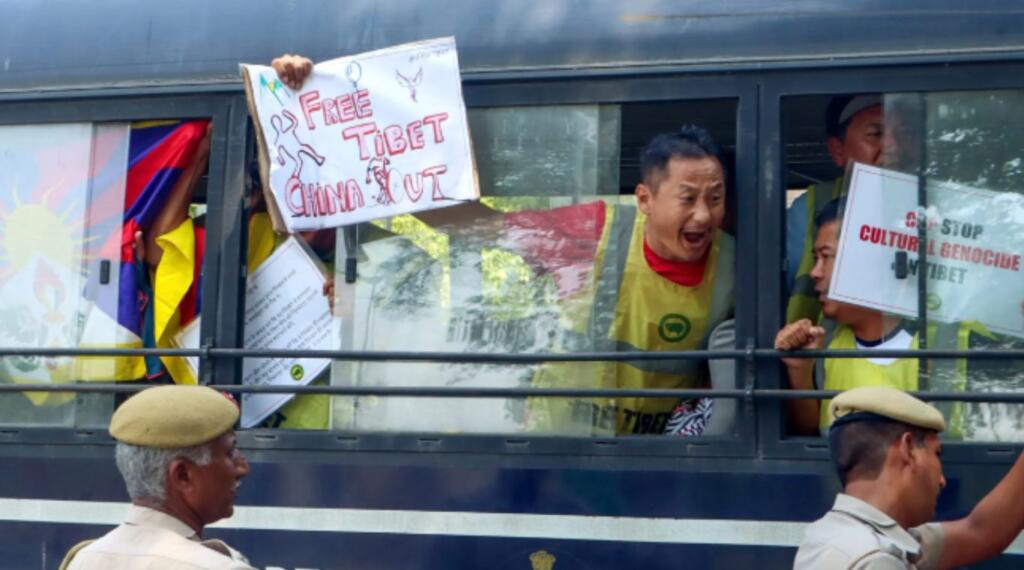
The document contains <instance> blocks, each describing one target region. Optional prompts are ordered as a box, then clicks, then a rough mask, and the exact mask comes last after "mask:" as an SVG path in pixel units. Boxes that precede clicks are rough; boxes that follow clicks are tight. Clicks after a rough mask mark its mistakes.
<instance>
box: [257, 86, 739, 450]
mask: <svg viewBox="0 0 1024 570" xmlns="http://www.w3.org/2000/svg"><path fill="white" fill-rule="evenodd" d="M735 115H736V103H735V101H728V100H723V101H693V102H685V103H649V104H631V105H621V106H620V105H571V106H537V107H514V108H488V109H474V110H471V111H470V127H471V135H472V138H473V143H474V152H475V157H476V162H477V167H478V172H479V180H480V189H481V195H482V198H481V200H480V202H479V203H472V204H466V205H462V206H456V207H451V208H445V209H440V210H434V211H430V212H427V213H422V214H416V215H410V216H399V217H394V218H389V219H383V220H377V221H374V222H372V223H368V224H361V225H359V226H358V227H355V228H349V229H347V230H338V231H337V232H336V233H335V234H333V235H332V236H331V237H332V238H334V239H335V242H336V252H335V253H334V256H333V258H334V262H333V263H329V262H327V260H326V259H325V258H324V256H322V255H321V254H320V253H316V254H315V255H314V257H316V258H319V259H320V261H322V262H324V263H323V267H324V268H325V269H326V270H328V271H330V272H332V277H333V281H332V282H331V283H330V285H332V286H333V291H332V293H333V297H334V299H333V302H334V309H333V311H334V320H333V323H334V324H333V325H332V326H336V327H337V336H336V337H335V338H336V339H337V340H336V342H335V343H334V346H335V347H338V348H341V349H345V350H372V351H426V352H456V353H466V354H482V353H496V354H504V353H512V354H529V353H542V352H562V353H578V352H622V351H633V350H637V351H642V350H657V351H676V350H699V349H702V348H704V347H706V346H708V342H709V339H710V338H711V336H712V335H711V333H712V332H713V330H714V329H715V328H716V326H718V325H720V324H721V323H723V322H724V321H726V320H727V319H729V318H730V317H731V316H732V305H733V298H732V277H733V271H734V264H733V259H734V255H733V253H734V252H733V238H732V236H731V235H730V234H729V233H728V232H732V231H733V229H732V228H733V225H732V223H731V221H730V220H731V219H732V218H731V212H730V211H729V209H730V208H731V207H732V203H730V202H728V201H729V200H731V199H732V192H731V188H730V187H729V185H730V184H731V172H732V166H733V165H732V158H731V157H732V155H733V149H734V146H735V138H736V137H735V130H736V121H735ZM684 124H697V125H701V126H703V127H705V128H706V129H707V130H708V132H709V133H710V134H711V136H712V137H713V138H714V139H715V140H717V142H718V144H719V145H721V148H722V151H723V156H722V159H721V163H719V162H718V160H717V159H710V158H708V157H700V158H694V159H693V161H695V162H697V163H700V164H707V163H708V162H710V164H712V165H714V168H713V169H712V170H711V172H712V174H710V175H707V176H705V178H700V179H699V180H697V181H696V182H693V181H691V180H689V179H688V182H687V184H688V185H689V186H696V187H697V190H693V189H692V188H691V189H690V191H688V193H687V196H681V195H677V194H681V193H682V190H680V189H679V188H672V189H671V191H667V192H666V193H665V194H664V195H663V197H662V199H665V200H667V203H670V205H671V208H676V207H678V208H681V209H682V208H684V204H685V207H687V208H690V209H693V207H692V204H693V203H694V202H700V205H699V206H697V207H696V209H698V210H700V212H701V213H699V214H697V219H698V221H696V222H693V221H692V220H691V221H689V222H686V223H688V224H690V225H687V226H686V227H685V231H683V230H684V228H683V227H682V225H683V222H676V221H671V219H670V221H669V222H664V221H663V220H665V219H666V218H665V217H664V214H665V212H666V211H668V208H667V207H664V206H662V208H663V209H662V210H661V211H659V212H656V213H655V214H653V216H654V217H656V218H657V219H658V221H659V223H667V224H669V225H671V224H673V223H676V224H677V226H673V227H676V228H677V229H676V230H673V231H675V232H676V234H674V236H673V239H677V240H680V241H682V240H690V242H692V243H691V244H690V245H689V246H687V247H692V248H693V249H694V250H697V249H699V250H700V251H697V252H696V255H695V256H694V257H695V258H694V259H693V260H691V261H690V262H689V263H688V264H687V263H682V262H673V260H667V262H666V260H661V261H663V262H666V263H663V264H662V266H658V263H657V260H658V259H660V258H654V259H655V260H656V261H653V262H652V261H648V259H650V258H649V257H646V256H645V252H644V248H643V243H644V231H645V227H646V226H645V224H646V223H647V218H646V217H645V216H644V215H643V214H642V213H641V214H639V215H638V208H637V207H636V203H637V199H636V197H635V196H634V191H635V189H636V187H637V185H638V184H639V183H640V182H641V181H642V180H641V174H640V166H639V163H638V159H637V156H638V155H639V153H640V151H641V149H642V148H644V146H645V145H646V144H647V143H648V142H649V141H650V140H651V139H652V138H653V137H654V136H655V135H656V134H659V133H664V132H674V131H677V130H678V129H679V127H680V126H681V125H684ZM701 160H704V161H708V162H701ZM691 166H692V165H691ZM686 172H690V171H689V170H687V171H686ZM698 178H699V177H698ZM709 179H710V181H709ZM656 182H657V183H660V182H661V181H660V180H657V181H656ZM363 191H364V193H366V194H367V196H370V197H372V195H373V192H374V191H375V190H374V188H373V186H372V184H370V185H369V186H368V187H367V188H364V190H363ZM694 193H696V194H697V196H696V197H694V196H691V195H692V194H694ZM726 194H729V195H728V196H726ZM672 200H676V201H675V202H673V201H672ZM726 203H729V204H730V205H729V207H726V206H725V204H726ZM659 204H662V203H661V202H659ZM709 204H710V205H709ZM712 210H714V212H712ZM709 212H710V213H709ZM684 234H689V235H684ZM250 235H252V234H250ZM658 235H663V234H658ZM307 237H308V236H307ZM655 247H661V244H656V246H655ZM313 250H314V251H316V248H315V247H314V248H313ZM652 263H653V264H654V265H655V266H658V269H659V271H661V272H662V273H658V272H656V271H655V269H654V268H652ZM353 265H354V266H355V268H356V269H355V274H354V275H352V274H349V275H346V270H345V269H346V267H350V268H351V267H352V266H353ZM672 268H675V269H678V270H680V271H682V272H683V273H684V275H683V276H682V277H679V276H678V275H676V276H674V278H675V279H676V281H672V280H671V279H670V278H668V277H664V276H663V274H670V273H671V270H672ZM680 268H681V269H680ZM687 271H689V273H686V272H687ZM346 277H348V279H347V278H346ZM352 277H354V279H352ZM687 279H689V281H687ZM680 299H681V300H680ZM317 302H319V300H317ZM730 330H731V329H730ZM723 332H726V333H727V332H728V331H725V329H724V328H723ZM718 338H720V339H725V340H722V341H720V342H723V343H725V344H727V346H728V347H730V348H731V347H732V344H731V342H732V341H731V333H729V334H720V335H719V337H718ZM726 368H727V369H728V371H727V372H725V373H723V374H720V375H719V378H718V380H717V381H715V382H714V385H716V386H722V387H729V388H731V387H734V386H735V380H734V376H733V375H732V374H731V367H726ZM326 380H327V381H329V382H330V383H332V384H334V385H355V386H412V387H416V386H420V387H459V388H466V387H470V388H471V387H486V388H502V387H508V388H515V387H530V386H533V387H541V388H545V387H546V388H584V389H586V388H616V387H629V388H641V387H650V388H667V387H680V388H682V387H708V386H711V385H712V382H713V381H712V380H711V379H709V373H708V367H707V363H706V362H704V361H701V360H692V361H683V362H671V363H669V362H668V361H664V362H663V361H640V360H637V361H630V362H622V363H618V364H616V363H602V362H573V363H547V364H536V365H511V364H504V363H485V364H469V363H425V362H414V363H413V362H401V361H364V362H335V363H333V365H332V366H331V370H330V374H329V378H327V379H326ZM306 381H325V380H324V379H314V378H309V377H307V380H306ZM300 403H301V404H302V405H300ZM328 404H329V405H328ZM711 408H712V403H711V402H710V401H692V402H691V401H687V402H679V401H676V400H667V399H659V400H654V399H649V398H634V399H620V400H619V401H618V402H613V401H610V400H607V399H601V400H593V399H580V398H572V399H568V398H562V399H550V398H530V399H524V398H507V399H480V398H471V399H466V398H444V397H431V398H422V397H421V398H409V397H404V398H401V397H376V396H369V397H334V398H328V397H323V396H321V397H314V396H308V397H301V396H300V397H298V398H295V399H294V400H293V401H291V402H290V403H289V404H287V405H285V406H283V407H280V408H277V409H276V411H274V412H273V413H271V414H270V415H269V416H267V418H268V419H266V420H264V421H265V422H266V423H264V424H263V425H268V426H278V427H298V428H319V427H330V428H332V429H338V430H353V431H385V432H410V431H411V432H435V433H436V432H440V433H536V434H551V435H582V436H590V435H613V434H634V433H637V434H641V433H645V434H660V433H665V432H666V431H670V430H672V429H674V430H675V433H678V434H686V435H688V434H700V433H716V434H723V433H730V432H731V427H732V424H731V423H730V422H731V419H732V418H731V416H730V415H729V414H728V413H726V412H723V413H722V414H721V415H720V416H718V417H715V416H714V415H713V414H712V412H711ZM722 408H723V409H725V410H727V409H728V406H724V405H723V406H722ZM709 418H710V419H709ZM715 421H718V423H717V424H716V423H715ZM709 425H711V426H713V427H711V428H709Z"/></svg>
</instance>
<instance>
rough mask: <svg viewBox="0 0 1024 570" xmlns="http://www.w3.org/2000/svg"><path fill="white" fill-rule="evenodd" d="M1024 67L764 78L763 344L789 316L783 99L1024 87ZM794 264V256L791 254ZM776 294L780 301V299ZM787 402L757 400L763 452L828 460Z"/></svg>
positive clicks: (957, 458)
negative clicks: (798, 432)
mask: <svg viewBox="0 0 1024 570" xmlns="http://www.w3.org/2000/svg"><path fill="white" fill-rule="evenodd" d="M1022 71H1024V65H1022V64H1020V63H1014V62H1005V61H992V62H984V61H983V62H977V61H975V62H965V61H955V62H946V63H941V64H922V65H898V64H897V65H872V66H867V67H864V68H859V69H858V68H854V69H851V68H848V67H844V68H825V69H817V70H808V69H804V70H800V71H786V72H773V73H769V74H768V75H766V76H765V77H764V80H763V81H762V82H761V94H760V102H759V103H760V109H761V115H760V124H759V134H760V139H759V143H758V151H759V155H760V157H761V161H760V168H761V175H760V178H761V180H762V181H764V183H763V185H764V189H763V191H762V192H761V193H760V195H759V203H758V205H757V208H758V211H759V212H761V215H762V218H761V219H762V223H761V225H760V226H759V228H758V243H757V247H758V257H760V258H763V259H777V260H779V263H778V265H773V264H770V263H765V264H762V265H761V266H760V267H759V270H758V286H759V289H760V290H761V292H762V298H763V299H766V300H768V302H766V303H764V306H763V307H758V309H759V310H758V314H757V325H756V328H757V346H758V347H761V348H769V349H770V348H772V347H773V346H774V342H775V334H776V333H777V332H778V330H779V326H780V325H779V323H782V322H783V320H784V316H785V311H784V306H783V305H784V303H785V297H784V296H783V290H784V289H783V284H782V281H783V275H782V274H783V269H784V267H785V265H784V264H785V259H784V255H785V251H784V240H785V227H786V226H785V223H786V217H785V216H786V212H785V190H786V189H785V188H784V187H783V186H784V184H785V172H786V170H785V169H786V162H785V156H786V155H785V153H786V149H785V144H786V141H785V138H784V136H783V135H784V133H785V128H786V125H785V124H784V122H783V121H784V120H785V117H783V116H782V99H783V98H786V97H799V96H813V95H820V96H829V95H840V94H845V93H906V92H941V91H990V90H1012V89H1024V76H1022V74H1021V72H1022ZM790 262H792V260H790ZM771 299H778V302H776V303H772V302H771V301H770V300H771ZM756 368H757V371H756V377H757V379H758V387H759V388H783V389H784V388H785V387H786V385H785V378H784V376H785V375H784V372H783V371H782V368H781V366H780V365H779V363H777V362H776V361H774V360H772V359H761V360H759V362H758V363H757V364H756ZM783 404H784V402H783V401H782V400H775V401H771V400H759V401H757V402H756V407H757V421H758V430H759V433H760V450H761V452H762V454H763V456H764V457H766V458H772V459H819V460H828V459H829V452H828V443H827V441H826V440H825V439H824V438H822V437H799V436H787V435H786V432H785V430H786V428H785V418H784V413H785V412H784V411H783V408H784V405H783ZM1021 447H1022V443H998V442H957V441H944V442H943V460H944V461H952V462H970V463H1005V462H1006V461H1007V460H1008V458H1012V457H1013V456H1014V455H1015V454H1016V453H1017V452H1018V451H1019V450H1020V449H1021Z"/></svg>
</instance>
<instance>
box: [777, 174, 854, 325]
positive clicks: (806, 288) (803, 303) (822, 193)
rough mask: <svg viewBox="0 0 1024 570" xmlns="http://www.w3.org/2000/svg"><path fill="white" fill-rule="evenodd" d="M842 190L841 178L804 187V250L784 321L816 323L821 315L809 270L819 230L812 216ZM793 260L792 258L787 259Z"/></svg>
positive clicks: (819, 304) (791, 261) (811, 266)
mask: <svg viewBox="0 0 1024 570" xmlns="http://www.w3.org/2000/svg"><path fill="white" fill-rule="evenodd" d="M842 193H843V177H841V176H840V177H839V178H837V179H835V180H833V181H832V182H825V183H822V184H814V185H812V186H810V187H809V188H808V189H807V194H806V196H807V200H806V205H807V226H806V228H805V229H804V249H803V254H802V255H801V257H800V262H799V263H800V265H799V266H798V267H797V270H796V277H795V278H794V279H793V290H792V291H790V292H789V301H788V302H787V304H786V322H787V323H793V322H796V321H799V320H800V319H810V320H811V322H815V323H816V322H818V319H819V318H820V316H821V303H819V302H818V295H817V294H815V292H814V281H813V280H812V279H811V270H812V269H814V238H815V236H816V234H817V232H818V226H817V225H816V224H815V223H814V218H815V217H816V216H817V215H818V213H819V212H821V210H822V209H823V208H824V207H825V205H826V204H828V203H829V202H830V201H832V200H833V199H835V198H838V197H839V196H840V195H841V194H842ZM788 261H789V263H794V262H795V260H793V259H790V260H788Z"/></svg>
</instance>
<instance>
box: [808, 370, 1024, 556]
mask: <svg viewBox="0 0 1024 570" xmlns="http://www.w3.org/2000/svg"><path fill="white" fill-rule="evenodd" d="M828 415H829V419H830V420H834V421H832V422H831V424H832V427H831V428H830V429H829V450H830V451H831V454H832V461H833V463H834V464H835V468H836V471H837V473H838V475H839V481H840V484H841V485H842V487H843V492H842V493H840V494H839V495H838V496H837V497H836V501H835V505H834V506H833V507H832V510H830V511H829V512H828V513H826V514H825V516H824V517H822V518H820V519H818V520H817V521H815V522H813V523H811V524H810V525H809V526H808V527H807V530H806V531H805V533H804V538H803V541H802V542H801V543H800V548H799V549H798V550H797V554H796V560H795V562H794V565H793V568H794V569H795V570H805V569H807V570H810V569H814V570H829V569H836V570H839V569H847V568H861V569H880V568H888V569H897V568H906V569H913V568H917V569H920V570H925V569H936V568H942V569H945V568H958V567H961V566H966V565H969V564H975V563H977V562H981V561H982V560H986V559H988V558H992V557H994V556H996V555H998V554H999V553H1000V552H1002V551H1003V550H1005V549H1006V548H1007V547H1008V546H1009V545H1010V543H1011V542H1012V541H1013V539H1014V538H1015V537H1016V536H1017V535H1018V534H1019V533H1020V532H1021V529H1022V528H1024V455H1021V456H1019V457H1018V458H1017V461H1016V463H1014V465H1013V467H1012V468H1011V469H1010V471H1009V472H1008V473H1007V474H1006V476H1004V477H1003V479H1002V481H1000V482H999V484H998V485H996V486H995V487H994V488H993V489H992V490H991V491H990V492H989V493H988V494H987V495H986V496H985V497H984V498H983V499H981V501H980V502H978V504H977V505H976V506H975V507H974V509H972V510H971V512H970V514H968V515H967V516H966V517H964V518H961V519H958V520H954V521H945V522H941V523H929V522H928V521H929V520H931V519H932V517H934V516H935V506H936V501H937V499H938V495H939V492H940V491H941V490H942V489H943V487H945V485H946V480H945V477H943V474H942V462H941V460H940V456H941V455H942V442H941V441H940V440H939V433H940V432H942V431H943V429H944V428H945V421H944V419H943V417H942V414H941V413H940V412H939V411H938V410H936V409H935V408H933V407H931V406H929V405H928V404H925V403H924V402H922V401H920V400H918V399H916V398H914V397H912V396H910V395H908V394H904V393H902V392H900V391H898V390H895V389H893V388H886V387H865V388H855V389H852V390H848V391H846V392H843V393H842V394H839V395H838V396H836V398H835V399H834V400H832V402H831V403H830V404H829V408H828Z"/></svg>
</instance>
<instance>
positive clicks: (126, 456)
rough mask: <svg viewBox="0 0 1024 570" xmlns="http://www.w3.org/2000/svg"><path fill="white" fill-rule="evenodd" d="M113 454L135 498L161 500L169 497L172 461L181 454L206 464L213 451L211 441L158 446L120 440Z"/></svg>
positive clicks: (198, 463)
mask: <svg viewBox="0 0 1024 570" xmlns="http://www.w3.org/2000/svg"><path fill="white" fill-rule="evenodd" d="M114 457H115V460H116V461H117V469H118V471H120V472H121V476H122V477H124V482H125V485H126V486H127V487H128V496H129V497H131V498H132V500H136V499H142V498H150V499H156V500H157V501H159V502H161V503H162V502H163V501H164V500H165V499H166V498H167V492H166V487H167V470H168V469H169V468H170V466H171V462H172V461H174V460H175V459H178V458H179V457H180V458H183V459H187V460H189V461H191V462H192V463H195V464H196V465H207V464H209V463H210V459H211V457H212V453H211V451H210V444H209V443H204V444H202V445H197V446H195V447H183V448H180V449H159V448H156V447H143V446H140V445H131V444H129V443H122V442H120V441H119V442H117V448H116V449H115V451H114Z"/></svg>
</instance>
